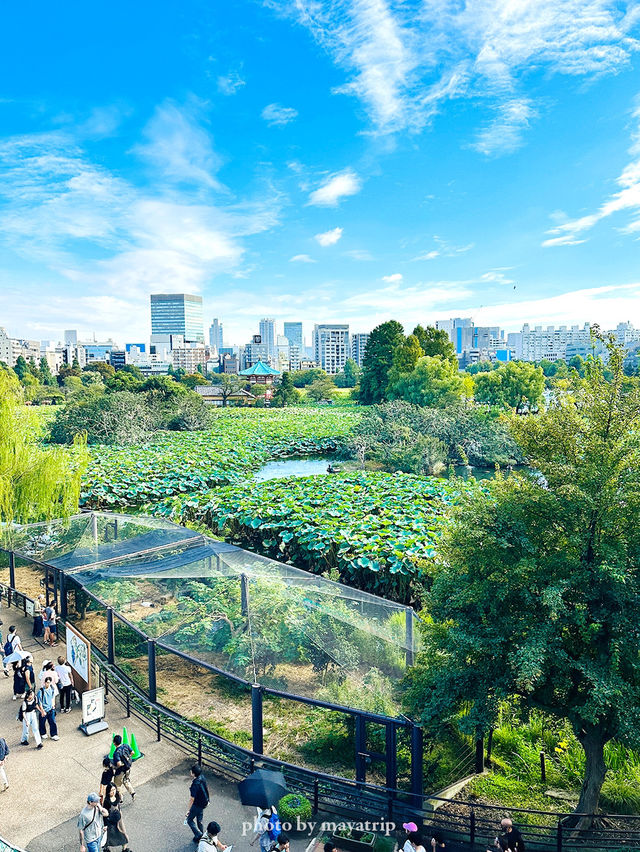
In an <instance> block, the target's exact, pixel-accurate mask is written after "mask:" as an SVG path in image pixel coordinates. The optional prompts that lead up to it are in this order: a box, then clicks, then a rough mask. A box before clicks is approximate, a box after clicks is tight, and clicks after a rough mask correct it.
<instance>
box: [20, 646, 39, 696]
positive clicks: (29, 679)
mask: <svg viewBox="0 0 640 852" xmlns="http://www.w3.org/2000/svg"><path fill="white" fill-rule="evenodd" d="M22 672H23V675H24V680H25V683H26V689H33V690H35V688H36V676H35V674H34V672H33V657H32V656H31V654H27V655H26V656H25V657H24V659H23V660H22Z"/></svg>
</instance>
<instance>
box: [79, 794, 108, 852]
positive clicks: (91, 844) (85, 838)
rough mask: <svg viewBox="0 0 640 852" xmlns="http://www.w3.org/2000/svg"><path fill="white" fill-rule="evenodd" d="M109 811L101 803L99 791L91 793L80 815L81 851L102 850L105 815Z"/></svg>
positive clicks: (98, 851)
mask: <svg viewBox="0 0 640 852" xmlns="http://www.w3.org/2000/svg"><path fill="white" fill-rule="evenodd" d="M108 813H109V811H107V809H106V808H103V807H102V805H101V804H100V796H98V794H97V793H89V795H88V796H87V804H86V805H85V806H84V808H83V809H82V810H81V811H80V815H79V816H78V822H77V827H78V833H79V835H80V852H100V845H101V842H102V835H103V834H104V830H105V829H104V817H106V816H107V815H108Z"/></svg>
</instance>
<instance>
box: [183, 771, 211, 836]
mask: <svg viewBox="0 0 640 852" xmlns="http://www.w3.org/2000/svg"><path fill="white" fill-rule="evenodd" d="M190 774H191V785H190V786H189V796H190V798H189V807H188V810H187V815H186V823H187V825H188V826H189V828H190V829H191V831H192V832H193V842H194V843H198V841H199V840H200V838H201V837H202V835H203V834H204V826H203V817H204V809H205V808H206V807H207V805H208V804H209V788H208V787H207V782H206V780H205V777H204V775H203V774H202V767H201V766H200V764H199V763H194V765H193V766H192V767H191V773H190Z"/></svg>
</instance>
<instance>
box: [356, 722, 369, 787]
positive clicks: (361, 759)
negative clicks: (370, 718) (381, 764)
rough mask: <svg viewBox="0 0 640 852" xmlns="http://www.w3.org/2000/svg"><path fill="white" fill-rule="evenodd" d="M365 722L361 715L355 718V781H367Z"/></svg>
mask: <svg viewBox="0 0 640 852" xmlns="http://www.w3.org/2000/svg"><path fill="white" fill-rule="evenodd" d="M366 749H367V722H366V719H365V718H364V716H363V715H362V714H361V713H358V714H357V716H356V781H361V782H364V781H366V780H367V755H366Z"/></svg>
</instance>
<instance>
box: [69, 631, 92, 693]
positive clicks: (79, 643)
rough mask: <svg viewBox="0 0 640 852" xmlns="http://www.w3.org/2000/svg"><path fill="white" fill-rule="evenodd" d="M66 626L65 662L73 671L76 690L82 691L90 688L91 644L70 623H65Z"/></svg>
mask: <svg viewBox="0 0 640 852" xmlns="http://www.w3.org/2000/svg"><path fill="white" fill-rule="evenodd" d="M66 628H67V635H66V642H67V662H68V663H69V665H70V666H71V668H72V669H73V671H74V683H75V685H76V690H77V691H78V692H80V693H84V692H85V690H87V689H91V645H90V644H89V641H88V640H87V639H85V638H84V636H83V635H82V634H81V633H78V631H77V630H75V629H74V628H73V627H71V625H70V624H68V623H67V625H66ZM78 681H80V683H78Z"/></svg>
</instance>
